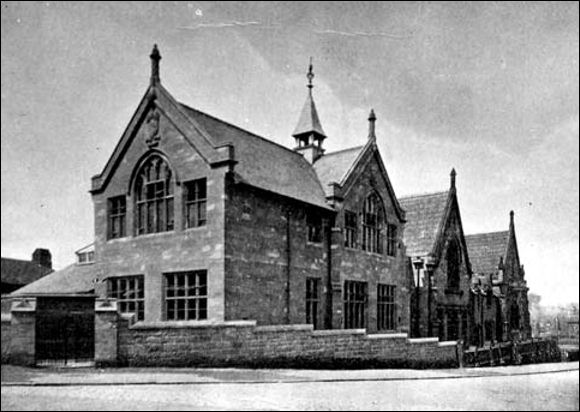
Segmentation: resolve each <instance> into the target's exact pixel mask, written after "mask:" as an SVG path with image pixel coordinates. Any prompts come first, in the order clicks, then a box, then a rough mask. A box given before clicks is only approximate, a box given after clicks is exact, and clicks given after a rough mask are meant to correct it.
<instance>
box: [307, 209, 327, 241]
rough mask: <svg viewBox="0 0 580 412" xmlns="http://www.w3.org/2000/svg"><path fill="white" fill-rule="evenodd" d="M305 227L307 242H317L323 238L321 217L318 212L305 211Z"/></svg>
mask: <svg viewBox="0 0 580 412" xmlns="http://www.w3.org/2000/svg"><path fill="white" fill-rule="evenodd" d="M306 227H307V231H308V233H307V240H308V243H312V244H319V243H322V240H323V237H324V236H323V218H322V216H321V215H320V213H317V212H308V213H306Z"/></svg>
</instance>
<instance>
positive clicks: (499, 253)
mask: <svg viewBox="0 0 580 412" xmlns="http://www.w3.org/2000/svg"><path fill="white" fill-rule="evenodd" d="M508 239H509V231H507V230H506V231H503V232H492V233H478V234H474V235H467V236H465V242H466V243H467V251H468V252H469V260H470V261H471V269H472V270H473V272H474V273H480V274H481V273H483V274H489V273H495V272H496V271H497V265H498V263H499V259H500V257H501V258H504V259H505V254H506V251H507V245H508Z"/></svg>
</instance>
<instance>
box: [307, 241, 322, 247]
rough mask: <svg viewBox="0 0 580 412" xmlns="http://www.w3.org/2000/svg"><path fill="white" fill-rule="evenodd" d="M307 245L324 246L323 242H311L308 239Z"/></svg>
mask: <svg viewBox="0 0 580 412" xmlns="http://www.w3.org/2000/svg"><path fill="white" fill-rule="evenodd" d="M306 245H307V246H314V247H322V242H311V241H310V240H307V241H306Z"/></svg>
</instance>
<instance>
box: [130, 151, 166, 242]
mask: <svg viewBox="0 0 580 412" xmlns="http://www.w3.org/2000/svg"><path fill="white" fill-rule="evenodd" d="M135 202H136V204H135V227H136V234H137V235H142V234H145V233H156V232H166V231H168V230H173V177H172V173H171V169H170V168H169V165H168V164H167V162H165V161H164V160H163V159H162V158H161V157H160V156H151V157H150V158H149V159H148V160H147V162H146V163H145V164H144V165H143V166H142V167H141V170H140V172H139V175H138V176H137V180H136V182H135Z"/></svg>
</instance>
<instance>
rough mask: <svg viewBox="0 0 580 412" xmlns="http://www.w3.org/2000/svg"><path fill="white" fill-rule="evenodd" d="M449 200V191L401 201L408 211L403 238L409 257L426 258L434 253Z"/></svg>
mask: <svg viewBox="0 0 580 412" xmlns="http://www.w3.org/2000/svg"><path fill="white" fill-rule="evenodd" d="M448 199H449V191H445V192H438V193H430V194H424V195H417V196H409V197H403V198H400V199H399V203H400V205H401V207H402V208H403V210H405V211H406V218H407V223H406V225H405V231H404V236H403V238H404V242H405V245H406V246H407V255H408V256H426V255H428V254H429V253H431V252H432V251H433V247H434V245H435V242H436V240H437V233H438V231H439V226H440V224H441V222H442V220H443V218H444V216H445V211H446V207H447V202H448Z"/></svg>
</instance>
